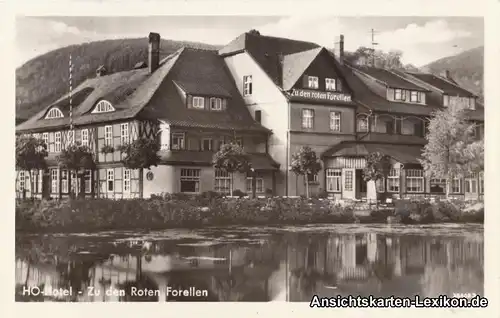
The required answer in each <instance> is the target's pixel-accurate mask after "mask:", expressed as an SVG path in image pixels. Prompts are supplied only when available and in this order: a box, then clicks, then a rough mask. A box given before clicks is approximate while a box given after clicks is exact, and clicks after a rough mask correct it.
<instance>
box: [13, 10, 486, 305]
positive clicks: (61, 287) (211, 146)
mask: <svg viewBox="0 0 500 318" xmlns="http://www.w3.org/2000/svg"><path fill="white" fill-rule="evenodd" d="M14 43H15V50H14V51H15V61H13V63H15V68H16V70H15V260H12V261H15V265H14V270H15V287H14V286H12V287H10V286H9V287H8V290H10V292H9V293H14V295H15V301H16V302H72V303H75V302H87V303H89V302H99V303H102V302H193V301H196V302H274V301H278V302H293V303H305V304H304V305H305V306H311V307H313V305H316V306H317V307H320V306H332V307H347V306H351V307H365V308H366V307H369V306H372V305H366V304H365V305H363V303H362V302H360V300H366V299H369V298H370V297H372V298H375V300H377V301H378V302H377V303H378V304H379V305H378V306H382V307H383V305H380V304H381V303H380V301H385V304H387V302H386V301H387V299H389V298H390V297H393V298H394V297H400V298H405V299H415V297H417V299H420V300H423V299H425V298H428V299H431V298H433V299H437V298H439V297H441V298H443V299H444V298H447V299H448V301H450V300H451V301H452V303H455V302H456V304H458V303H460V305H456V306H455V307H456V308H461V307H467V306H469V307H475V308H484V307H486V306H487V300H486V299H485V298H484V297H486V296H485V288H484V286H485V281H487V280H488V278H487V277H485V269H484V268H485V237H484V219H485V217H484V209H485V204H484V199H485V198H484V194H485V164H484V162H485V160H484V157H485V151H484V140H485V108H491V107H495V106H494V105H488V106H486V100H487V99H485V89H484V87H485V86H484V78H483V77H484V71H483V70H484V54H485V21H484V18H483V17H473V16H470V17H467V16H403V15H401V16H383V15H380V16H363V15H358V16H336V15H335V11H334V10H332V14H331V15H328V16H300V15H290V16H288V15H280V14H279V12H276V15H273V16H267V15H261V16H259V15H255V16H249V15H220V16H217V15H151V16H111V15H110V16H105V15H104V16H103V15H98V16H97V15H96V16H83V15H82V16H75V15H67V16H60V15H58V16H27V15H18V16H16V18H15V39H14ZM12 181H13V180H12ZM12 181H10V182H12ZM5 182H7V181H5ZM493 192H494V191H493ZM5 212H7V211H5ZM4 288H7V287H5V286H4ZM12 289H14V290H12ZM344 300H345V301H347V302H349V304H347V303H345V302H344ZM356 301H358V302H357V303H356ZM484 301H486V302H484ZM491 302H492V300H491V299H490V303H491ZM325 304H326V305H325ZM384 306H389V305H384ZM422 306H423V305H422ZM443 306H448V308H450V307H449V306H450V305H449V304H448V305H446V304H445V305H443ZM414 307H415V306H414ZM417 307H418V306H417ZM423 307H425V306H423ZM452 307H453V305H452ZM384 308H389V307H384Z"/></svg>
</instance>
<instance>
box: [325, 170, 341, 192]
mask: <svg viewBox="0 0 500 318" xmlns="http://www.w3.org/2000/svg"><path fill="white" fill-rule="evenodd" d="M326 191H327V192H342V169H326Z"/></svg>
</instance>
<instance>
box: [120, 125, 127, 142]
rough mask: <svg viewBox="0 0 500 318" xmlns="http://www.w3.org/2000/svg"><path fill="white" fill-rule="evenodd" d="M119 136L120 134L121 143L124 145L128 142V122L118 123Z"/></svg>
mask: <svg viewBox="0 0 500 318" xmlns="http://www.w3.org/2000/svg"><path fill="white" fill-rule="evenodd" d="M120 136H121V142H122V143H121V144H122V145H126V144H128V141H129V137H128V123H123V124H120Z"/></svg>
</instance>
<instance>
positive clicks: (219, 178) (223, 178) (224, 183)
mask: <svg viewBox="0 0 500 318" xmlns="http://www.w3.org/2000/svg"><path fill="white" fill-rule="evenodd" d="M214 190H215V192H218V193H221V194H226V195H231V174H230V173H228V172H226V171H224V170H220V169H215V184H214Z"/></svg>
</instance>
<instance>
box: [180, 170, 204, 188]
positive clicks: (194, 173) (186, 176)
mask: <svg viewBox="0 0 500 318" xmlns="http://www.w3.org/2000/svg"><path fill="white" fill-rule="evenodd" d="M199 191H200V169H181V192H185V193H198V192H199Z"/></svg>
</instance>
